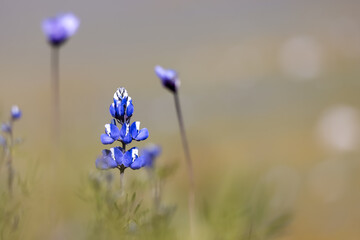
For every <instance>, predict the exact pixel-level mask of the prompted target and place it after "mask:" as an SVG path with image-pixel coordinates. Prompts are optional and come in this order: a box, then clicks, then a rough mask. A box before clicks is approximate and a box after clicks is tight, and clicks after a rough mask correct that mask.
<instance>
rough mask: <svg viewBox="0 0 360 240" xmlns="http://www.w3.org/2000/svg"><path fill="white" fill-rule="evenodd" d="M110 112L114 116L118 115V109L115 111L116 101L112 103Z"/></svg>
mask: <svg viewBox="0 0 360 240" xmlns="http://www.w3.org/2000/svg"><path fill="white" fill-rule="evenodd" d="M109 111H110V114H111V116H112V117H116V111H115V103H112V104H111V105H110V108H109Z"/></svg>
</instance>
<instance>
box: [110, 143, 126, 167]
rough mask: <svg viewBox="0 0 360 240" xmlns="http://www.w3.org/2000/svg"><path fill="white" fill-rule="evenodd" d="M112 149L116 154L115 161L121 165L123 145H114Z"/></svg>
mask: <svg viewBox="0 0 360 240" xmlns="http://www.w3.org/2000/svg"><path fill="white" fill-rule="evenodd" d="M110 151H111V152H112V154H113V155H114V158H115V161H116V163H117V164H118V165H121V164H122V162H123V156H124V154H123V152H122V151H123V149H122V148H121V147H114V148H111V149H110Z"/></svg>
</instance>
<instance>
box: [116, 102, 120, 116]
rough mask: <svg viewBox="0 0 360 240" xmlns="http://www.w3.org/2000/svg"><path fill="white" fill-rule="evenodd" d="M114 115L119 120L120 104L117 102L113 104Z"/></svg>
mask: <svg viewBox="0 0 360 240" xmlns="http://www.w3.org/2000/svg"><path fill="white" fill-rule="evenodd" d="M115 113H116V117H117V118H119V117H120V116H121V102H120V101H117V102H116V103H115Z"/></svg>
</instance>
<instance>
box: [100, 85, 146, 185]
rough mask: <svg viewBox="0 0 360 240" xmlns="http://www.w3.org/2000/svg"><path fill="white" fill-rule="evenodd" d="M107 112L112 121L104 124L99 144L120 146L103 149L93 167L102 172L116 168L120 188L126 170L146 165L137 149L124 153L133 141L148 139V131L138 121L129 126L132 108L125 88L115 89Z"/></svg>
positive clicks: (144, 159)
mask: <svg viewBox="0 0 360 240" xmlns="http://www.w3.org/2000/svg"><path fill="white" fill-rule="evenodd" d="M109 112H110V115H111V116H112V117H113V119H112V120H111V122H110V123H109V124H105V133H104V134H102V135H101V136H100V140H101V143H102V144H104V145H109V144H113V143H114V142H119V143H121V146H117V147H113V148H110V149H109V150H108V149H104V150H103V151H102V155H101V156H100V157H98V158H97V159H96V162H95V165H96V167H97V168H98V169H102V170H106V169H112V168H118V169H119V170H120V183H121V187H122V184H123V181H122V178H123V174H124V171H125V169H126V168H131V169H133V170H137V169H140V168H142V167H144V166H146V164H147V160H146V158H145V157H144V156H139V150H138V148H137V147H133V148H131V149H129V150H127V151H126V146H127V145H128V144H130V143H131V142H132V141H133V140H135V141H143V140H146V139H147V138H148V137H149V131H148V130H147V129H146V128H140V122H139V121H136V122H133V123H132V124H130V120H131V117H132V115H133V112H134V106H133V103H132V99H131V97H130V96H129V95H128V93H127V91H126V89H125V88H118V89H117V91H116V92H115V94H114V97H113V102H112V103H111V104H110V108H109Z"/></svg>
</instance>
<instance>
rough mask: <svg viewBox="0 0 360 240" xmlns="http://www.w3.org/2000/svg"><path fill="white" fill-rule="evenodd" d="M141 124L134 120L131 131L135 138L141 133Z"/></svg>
mask: <svg viewBox="0 0 360 240" xmlns="http://www.w3.org/2000/svg"><path fill="white" fill-rule="evenodd" d="M139 126H140V122H133V123H132V124H131V126H130V133H131V136H132V137H133V138H134V139H135V138H136V137H137V135H138V134H139Z"/></svg>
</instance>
